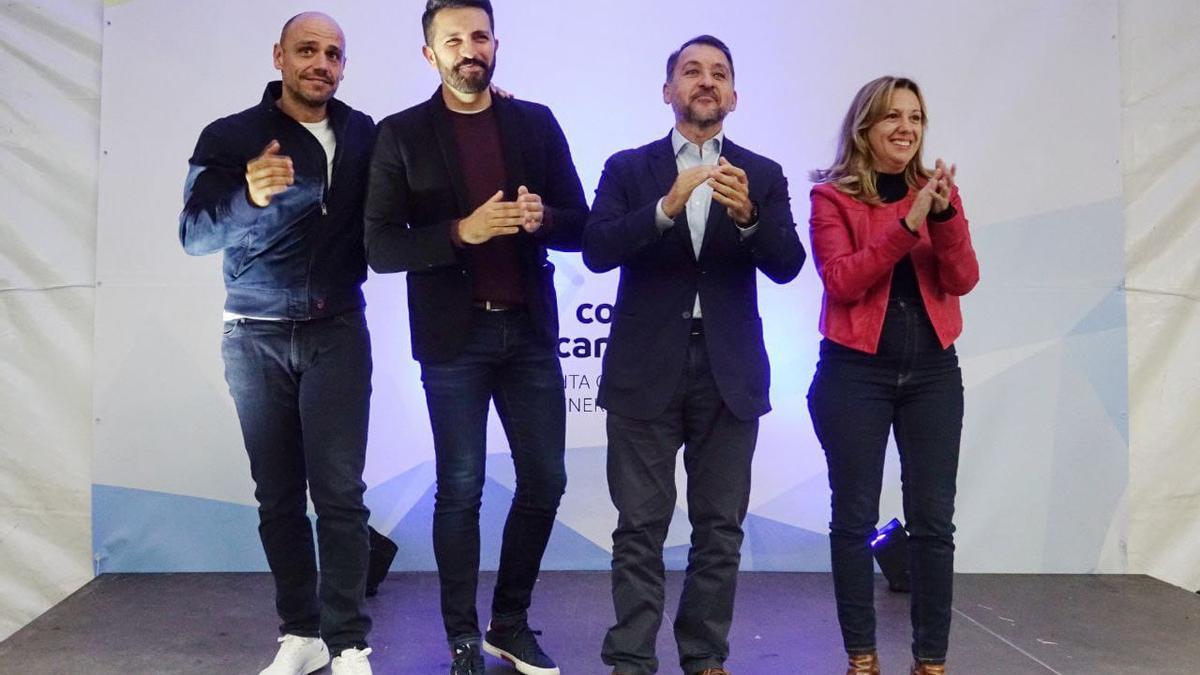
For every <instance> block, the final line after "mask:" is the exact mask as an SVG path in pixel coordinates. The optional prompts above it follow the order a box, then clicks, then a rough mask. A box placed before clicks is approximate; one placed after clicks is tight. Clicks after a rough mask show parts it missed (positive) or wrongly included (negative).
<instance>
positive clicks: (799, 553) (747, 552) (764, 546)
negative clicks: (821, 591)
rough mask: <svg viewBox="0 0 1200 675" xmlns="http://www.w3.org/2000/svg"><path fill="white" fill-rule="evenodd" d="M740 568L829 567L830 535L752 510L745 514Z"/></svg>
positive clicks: (790, 569)
mask: <svg viewBox="0 0 1200 675" xmlns="http://www.w3.org/2000/svg"><path fill="white" fill-rule="evenodd" d="M742 529H743V530H745V532H746V539H745V542H744V543H743V544H742V567H743V568H748V569H753V570H754V571H756V572H790V571H793V570H795V569H797V568H798V569H804V570H822V571H824V570H827V569H829V537H828V536H827V535H825V534H821V533H819V532H813V531H812V530H806V529H804V528H802V527H796V526H795V525H788V524H787V523H781V522H779V521H778V520H772V519H770V518H763V517H761V516H756V515H754V514H753V513H751V514H749V515H748V516H746V522H745V524H744V525H743V527H742Z"/></svg>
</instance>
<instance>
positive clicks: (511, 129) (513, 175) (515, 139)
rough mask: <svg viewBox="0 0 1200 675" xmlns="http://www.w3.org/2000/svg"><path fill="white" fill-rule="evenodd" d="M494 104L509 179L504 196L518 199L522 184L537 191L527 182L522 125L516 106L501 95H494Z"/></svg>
mask: <svg viewBox="0 0 1200 675" xmlns="http://www.w3.org/2000/svg"><path fill="white" fill-rule="evenodd" d="M492 106H493V107H494V108H495V110H496V122H497V124H498V125H499V127H500V146H501V148H500V149H501V151H502V152H503V153H504V174H505V176H506V177H507V179H508V184H507V185H506V186H505V188H504V192H505V195H504V198H505V199H516V198H517V188H518V187H520V186H521V185H525V187H528V188H529V189H530V191H534V192H536V190H534V188H533V187H530V186H529V185H527V184H526V183H525V163H524V161H523V160H522V157H521V125H520V120H519V119H517V115H518V111H517V109H516V106H515V105H513V104H512V102H510V101H506V100H505V99H503V98H501V97H499V96H493V97H492Z"/></svg>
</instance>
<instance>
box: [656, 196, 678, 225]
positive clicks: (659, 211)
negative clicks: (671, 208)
mask: <svg viewBox="0 0 1200 675" xmlns="http://www.w3.org/2000/svg"><path fill="white" fill-rule="evenodd" d="M664 199H666V197H662V198H660V199H659V200H658V205H657V206H655V207H654V225H655V226H656V227H658V231H659V232H666V231H667V230H669V229H671V226H672V225H674V224H675V221H674V220H671V219H670V218H668V217H667V212H666V211H664V210H663V200H664Z"/></svg>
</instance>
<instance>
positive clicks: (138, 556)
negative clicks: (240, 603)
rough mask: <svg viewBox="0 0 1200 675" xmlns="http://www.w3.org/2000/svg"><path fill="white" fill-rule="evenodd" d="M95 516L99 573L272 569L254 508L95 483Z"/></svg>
mask: <svg viewBox="0 0 1200 675" xmlns="http://www.w3.org/2000/svg"><path fill="white" fill-rule="evenodd" d="M92 515H93V517H92V522H93V525H92V542H93V548H94V550H95V557H96V571H97V573H102V572H228V571H237V572H265V571H266V570H267V560H266V558H265V557H264V556H263V552H262V544H261V543H260V542H259V539H258V509H256V508H255V507H253V506H245V505H243V504H231V503H229V502H222V501H217V500H215V499H201V498H199V497H186V496H183V495H174V494H168V493H165V492H154V491H152V490H137V489H134V488H123V487H115V486H111V485H93V486H92Z"/></svg>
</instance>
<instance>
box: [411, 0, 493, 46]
mask: <svg viewBox="0 0 1200 675" xmlns="http://www.w3.org/2000/svg"><path fill="white" fill-rule="evenodd" d="M460 8H470V9H482V10H483V11H485V12H487V15H488V23H490V24H491V26H492V32H493V33H495V32H496V17H495V16H494V15H493V14H492V3H491V2H490V1H489V0H429V1H428V2H426V3H425V13H424V14H422V15H421V30H423V31H424V32H425V44H427V45H432V43H433V35H432V34H431V33H430V30H431V29H432V28H433V17H435V16H437V13H438V12H440V11H442V10H443V9H460Z"/></svg>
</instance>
